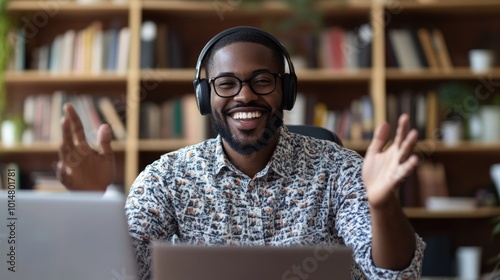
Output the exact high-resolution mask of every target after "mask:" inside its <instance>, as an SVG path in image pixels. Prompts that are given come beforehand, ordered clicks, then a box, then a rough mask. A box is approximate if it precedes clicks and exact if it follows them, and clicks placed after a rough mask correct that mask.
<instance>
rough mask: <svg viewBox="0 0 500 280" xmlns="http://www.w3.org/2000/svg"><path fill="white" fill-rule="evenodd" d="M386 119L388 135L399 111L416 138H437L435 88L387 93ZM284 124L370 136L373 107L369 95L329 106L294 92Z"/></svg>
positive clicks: (342, 135)
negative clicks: (292, 104) (388, 126)
mask: <svg viewBox="0 0 500 280" xmlns="http://www.w3.org/2000/svg"><path fill="white" fill-rule="evenodd" d="M386 102H387V103H386V109H387V111H386V119H387V122H388V123H389V125H390V128H391V132H390V137H391V138H394V136H395V134H396V128H397V124H398V119H399V117H400V116H401V115H402V114H408V115H409V117H410V126H411V128H414V129H416V130H417V131H418V132H419V139H420V140H423V139H438V138H439V137H440V135H439V129H438V128H439V122H440V121H441V119H442V118H440V116H439V112H440V109H439V103H438V99H437V95H436V92H435V91H433V90H429V91H412V90H403V91H401V92H395V93H388V94H387V99H386ZM285 123H286V124H309V125H316V126H321V127H324V128H327V129H329V130H331V131H333V132H335V133H336V134H337V135H338V136H339V137H340V138H341V139H343V140H351V141H357V140H371V139H372V137H373V132H374V129H375V121H374V107H373V101H372V99H371V97H370V96H368V95H365V96H361V97H360V98H359V99H353V100H352V101H351V103H350V106H349V107H348V108H341V109H335V110H333V109H331V108H328V106H327V104H326V103H324V102H320V101H318V100H317V99H316V98H315V97H314V96H313V95H307V94H304V93H298V94H297V99H296V102H295V106H294V108H293V109H292V110H291V111H285Z"/></svg>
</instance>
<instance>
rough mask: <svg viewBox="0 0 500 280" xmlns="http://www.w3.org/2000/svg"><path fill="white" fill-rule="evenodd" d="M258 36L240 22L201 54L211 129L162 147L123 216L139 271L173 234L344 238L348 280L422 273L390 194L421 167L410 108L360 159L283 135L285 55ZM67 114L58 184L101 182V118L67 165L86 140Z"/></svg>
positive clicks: (294, 241)
mask: <svg viewBox="0 0 500 280" xmlns="http://www.w3.org/2000/svg"><path fill="white" fill-rule="evenodd" d="M266 34H267V33H263V32H262V31H260V30H256V29H252V28H242V29H238V30H236V31H234V32H230V33H229V34H228V35H225V36H223V37H221V38H219V39H217V41H216V42H213V43H212V44H213V46H211V48H210V49H209V50H208V53H207V55H206V58H204V59H203V62H204V65H205V70H206V76H207V81H209V87H210V88H209V89H208V90H209V93H210V94H209V97H208V98H209V104H208V105H209V106H210V107H209V111H210V112H209V113H211V114H210V116H211V120H212V124H213V127H214V129H215V131H216V132H217V133H218V134H219V136H218V137H217V138H215V139H209V140H206V141H204V142H202V143H199V144H197V145H193V146H189V147H185V148H183V149H180V150H178V151H175V152H171V153H168V154H165V155H163V156H162V157H161V158H160V159H159V160H157V161H155V162H154V163H152V164H150V165H149V166H147V167H146V169H145V170H144V171H143V172H141V174H140V175H139V176H138V177H137V179H136V180H135V182H134V184H133V185H132V187H131V189H130V193H129V197H128V199H127V204H126V213H127V217H128V223H129V231H130V234H131V236H132V238H133V241H134V245H135V248H136V251H137V259H138V263H139V267H140V269H141V276H142V278H148V277H150V275H151V271H150V264H151V257H150V249H149V244H150V242H151V241H152V240H171V239H172V238H178V239H179V240H180V241H181V242H187V243H190V244H217V245H273V246H287V245H314V244H345V245H347V246H350V247H351V248H353V250H354V258H355V264H354V266H353V268H352V273H351V274H352V279H396V278H397V279H416V278H419V276H420V271H421V264H422V258H423V249H424V244H423V242H422V240H421V239H420V238H419V237H418V236H417V235H416V234H415V232H414V231H413V229H412V227H411V225H410V223H409V221H408V220H407V219H406V217H405V215H404V213H403V212H402V209H401V207H400V205H399V203H398V200H397V198H396V196H395V193H396V190H397V188H398V185H399V183H400V182H401V181H402V180H403V178H404V177H405V176H407V175H408V174H409V173H410V172H412V170H413V169H414V168H415V167H416V165H417V163H418V160H417V157H416V156H415V155H411V151H412V149H413V147H414V145H415V142H416V140H417V133H416V131H414V130H412V131H409V119H408V116H406V115H403V116H401V117H400V119H399V123H398V129H397V133H396V136H395V139H394V142H393V143H392V144H391V145H390V146H389V147H388V148H387V149H384V147H385V146H386V144H387V142H388V140H389V139H388V138H389V136H388V135H389V127H388V125H387V124H383V125H381V126H379V127H378V128H377V129H376V131H375V133H374V138H373V140H372V142H371V144H370V146H369V147H368V149H367V152H366V158H365V159H364V161H363V159H362V158H361V157H360V156H359V155H358V154H356V153H354V152H352V151H350V150H347V149H345V148H343V147H341V146H339V145H337V144H335V143H332V142H329V141H325V140H318V139H313V138H310V137H306V136H301V135H297V134H292V133H290V132H288V131H287V129H286V127H285V126H283V125H282V124H283V118H282V116H283V114H282V112H283V108H284V107H285V106H284V104H283V103H284V100H285V99H286V98H285V97H286V95H287V94H290V93H289V92H284V91H283V87H287V86H286V85H284V84H283V83H282V82H281V80H282V79H284V78H285V77H286V73H285V63H284V59H283V54H284V53H283V49H280V46H278V45H277V43H276V42H275V41H273V40H272V39H270V37H269V36H270V35H268V34H267V35H266ZM285 56H286V55H285ZM204 102H206V100H205V101H204ZM205 105H206V104H205ZM65 111H66V118H65V119H64V121H63V130H64V134H63V135H64V139H63V143H62V145H61V152H60V162H59V165H58V167H59V175H60V178H61V181H62V182H63V183H64V184H65V185H66V186H67V187H68V188H70V189H84V188H85V187H86V186H95V187H96V188H98V189H101V190H102V189H105V188H106V186H107V185H108V184H109V183H110V182H111V180H112V176H113V175H112V174H113V158H112V151H111V148H110V140H111V136H110V135H111V132H110V128H109V126H107V125H104V126H102V127H101V129H100V132H99V142H100V147H101V152H99V153H98V152H95V151H94V152H92V153H89V156H87V157H86V158H85V159H83V160H82V162H81V164H79V165H78V166H76V167H75V166H74V167H70V166H69V164H68V163H67V162H65V158H67V154H66V153H67V151H71V150H75V149H88V144H87V142H86V141H85V136H84V134H83V129H82V127H81V123H80V121H79V119H78V116H77V115H76V113H75V111H74V109H73V108H72V107H71V106H66V107H65ZM202 112H203V111H202ZM205 113H206V112H205ZM74 139H76V140H74Z"/></svg>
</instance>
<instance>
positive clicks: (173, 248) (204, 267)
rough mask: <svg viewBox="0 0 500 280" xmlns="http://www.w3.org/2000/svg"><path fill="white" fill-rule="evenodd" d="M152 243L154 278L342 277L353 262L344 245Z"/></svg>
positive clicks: (311, 279) (314, 279) (291, 279)
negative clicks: (231, 245) (193, 244)
mask: <svg viewBox="0 0 500 280" xmlns="http://www.w3.org/2000/svg"><path fill="white" fill-rule="evenodd" d="M152 246H153V247H152V252H153V260H152V262H153V263H152V268H153V271H152V274H153V279H154V280H165V279H175V280H197V279H204V280H234V279H238V280H255V279H273V280H274V279H284V280H285V279H286V280H299V279H308V280H326V279H336V280H343V279H350V273H351V266H352V262H353V258H352V250H351V249H350V248H348V247H345V246H344V247H326V246H325V247H322V246H316V247H270V246H269V247H263V246H255V247H245V246H243V247H242V246H233V247H230V246H205V247H202V246H189V245H170V244H167V243H153V245H152Z"/></svg>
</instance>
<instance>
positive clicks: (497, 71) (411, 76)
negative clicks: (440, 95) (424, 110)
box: [385, 67, 500, 81]
mask: <svg viewBox="0 0 500 280" xmlns="http://www.w3.org/2000/svg"><path fill="white" fill-rule="evenodd" d="M385 71H386V79H387V80H388V81H428V80H451V79H460V80H477V79H479V78H489V77H491V78H492V79H498V78H500V68H494V69H492V70H491V71H488V72H485V73H474V72H472V71H471V69H470V68H469V67H456V68H454V69H452V70H450V71H445V70H441V69H437V70H434V69H421V70H401V69H397V68H388V69H386V70H385Z"/></svg>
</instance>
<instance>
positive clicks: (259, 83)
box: [250, 73, 276, 94]
mask: <svg viewBox="0 0 500 280" xmlns="http://www.w3.org/2000/svg"><path fill="white" fill-rule="evenodd" d="M250 83H251V84H252V89H253V90H254V91H255V93H258V94H268V93H271V92H272V91H273V90H274V87H275V85H276V78H275V76H274V75H273V74H271V73H259V74H256V75H254V76H252V78H251V80H250Z"/></svg>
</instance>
